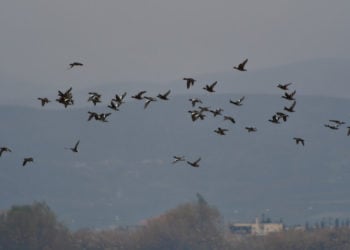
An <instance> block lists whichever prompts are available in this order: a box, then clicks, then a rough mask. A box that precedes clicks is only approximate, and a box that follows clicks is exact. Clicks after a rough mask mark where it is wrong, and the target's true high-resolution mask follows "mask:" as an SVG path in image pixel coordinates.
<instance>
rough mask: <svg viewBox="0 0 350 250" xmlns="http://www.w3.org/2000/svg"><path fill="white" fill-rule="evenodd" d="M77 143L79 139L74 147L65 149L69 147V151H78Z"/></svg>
mask: <svg viewBox="0 0 350 250" xmlns="http://www.w3.org/2000/svg"><path fill="white" fill-rule="evenodd" d="M79 143H80V140H78V141H77V142H76V143H75V145H74V147H72V148H66V149H69V150H71V151H72V152H74V153H78V146H79Z"/></svg>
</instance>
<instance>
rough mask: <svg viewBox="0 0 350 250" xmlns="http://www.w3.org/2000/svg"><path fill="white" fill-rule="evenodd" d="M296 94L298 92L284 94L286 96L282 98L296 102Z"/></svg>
mask: <svg viewBox="0 0 350 250" xmlns="http://www.w3.org/2000/svg"><path fill="white" fill-rule="evenodd" d="M295 93H296V90H294V91H293V92H292V93H288V92H284V95H283V96H282V98H284V99H287V100H290V101H294V100H295V99H294V95H295Z"/></svg>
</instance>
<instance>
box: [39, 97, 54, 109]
mask: <svg viewBox="0 0 350 250" xmlns="http://www.w3.org/2000/svg"><path fill="white" fill-rule="evenodd" d="M38 100H40V102H41V106H42V107H44V106H45V104H47V103H49V102H51V101H50V100H49V99H48V98H47V97H38Z"/></svg>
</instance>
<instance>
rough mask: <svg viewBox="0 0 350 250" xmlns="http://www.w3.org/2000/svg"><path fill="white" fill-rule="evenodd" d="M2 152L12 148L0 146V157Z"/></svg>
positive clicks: (9, 150)
mask: <svg viewBox="0 0 350 250" xmlns="http://www.w3.org/2000/svg"><path fill="white" fill-rule="evenodd" d="M4 152H12V150H11V149H9V148H8V147H1V148H0V157H1V155H2V153H4Z"/></svg>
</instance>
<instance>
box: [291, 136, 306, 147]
mask: <svg viewBox="0 0 350 250" xmlns="http://www.w3.org/2000/svg"><path fill="white" fill-rule="evenodd" d="M293 139H294V140H295V143H296V144H299V143H301V144H302V145H303V146H304V145H305V141H304V139H303V138H300V137H294V138H293Z"/></svg>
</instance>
